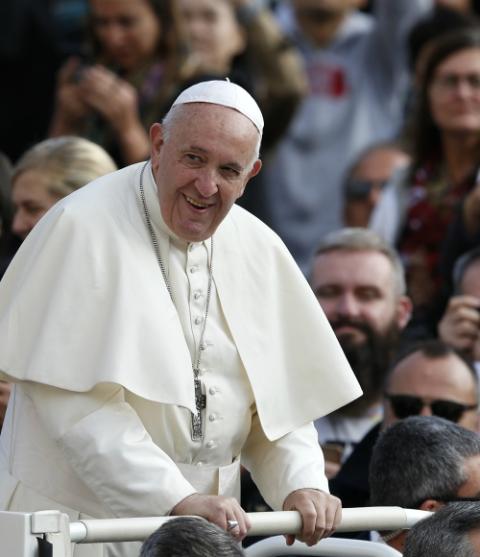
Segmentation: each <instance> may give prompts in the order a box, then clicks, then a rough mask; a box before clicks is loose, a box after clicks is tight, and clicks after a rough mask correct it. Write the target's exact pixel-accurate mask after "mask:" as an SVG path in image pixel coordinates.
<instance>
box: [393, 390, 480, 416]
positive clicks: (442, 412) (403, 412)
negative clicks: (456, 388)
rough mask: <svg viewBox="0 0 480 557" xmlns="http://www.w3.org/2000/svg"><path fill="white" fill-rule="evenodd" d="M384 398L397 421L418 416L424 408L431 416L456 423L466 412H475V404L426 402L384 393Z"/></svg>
mask: <svg viewBox="0 0 480 557" xmlns="http://www.w3.org/2000/svg"><path fill="white" fill-rule="evenodd" d="M385 397H386V398H387V399H388V400H389V401H390V404H391V405H392V409H393V413H394V414H395V416H396V417H397V418H399V419H403V418H408V416H418V414H420V412H421V411H422V409H423V408H424V407H425V406H429V407H430V410H431V411H432V414H433V415H434V416H438V417H439V418H445V419H446V420H450V421H451V422H455V423H456V422H458V420H459V419H460V418H461V417H462V416H463V413H464V412H466V411H467V410H475V409H476V408H477V405H476V404H462V403H461V402H456V401H454V400H444V399H438V400H432V401H430V402H427V401H426V400H424V399H423V398H421V397H418V396H412V395H394V394H390V393H385Z"/></svg>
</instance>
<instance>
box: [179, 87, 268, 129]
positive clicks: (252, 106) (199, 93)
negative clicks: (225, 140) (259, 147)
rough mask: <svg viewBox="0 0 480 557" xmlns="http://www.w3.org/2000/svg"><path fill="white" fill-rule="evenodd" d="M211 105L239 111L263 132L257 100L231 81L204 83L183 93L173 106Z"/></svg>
mask: <svg viewBox="0 0 480 557" xmlns="http://www.w3.org/2000/svg"><path fill="white" fill-rule="evenodd" d="M187 103H211V104H218V105H220V106H226V107H228V108H233V109H234V110H238V112H240V113H241V114H243V115H244V116H246V117H247V118H248V119H249V120H250V121H251V122H252V123H253V124H254V126H255V127H256V128H257V130H258V131H259V132H260V134H261V133H262V131H263V116H262V112H261V111H260V108H259V107H258V104H257V103H256V101H255V99H254V98H253V97H252V96H251V95H250V93H248V92H247V91H245V89H244V88H243V87H240V85H237V84H236V83H232V82H231V81H227V80H225V81H220V80H216V81H202V82H200V83H196V84H195V85H192V86H191V87H188V89H185V91H182V92H181V93H180V95H179V96H178V97H177V98H176V100H175V101H174V103H173V104H172V108H173V107H174V106H177V105H179V104H187Z"/></svg>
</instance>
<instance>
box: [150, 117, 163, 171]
mask: <svg viewBox="0 0 480 557" xmlns="http://www.w3.org/2000/svg"><path fill="white" fill-rule="evenodd" d="M164 142H165V141H164V133H163V127H162V124H159V123H158V122H156V123H155V124H152V125H151V127H150V145H151V152H150V157H151V160H152V168H153V170H154V171H156V170H157V168H158V155H159V154H160V150H161V149H162V147H163V144H164Z"/></svg>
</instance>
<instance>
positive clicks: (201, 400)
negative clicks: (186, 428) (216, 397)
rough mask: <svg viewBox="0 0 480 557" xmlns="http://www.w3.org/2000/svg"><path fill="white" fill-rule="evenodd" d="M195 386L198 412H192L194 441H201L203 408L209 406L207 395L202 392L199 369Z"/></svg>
mask: <svg viewBox="0 0 480 557" xmlns="http://www.w3.org/2000/svg"><path fill="white" fill-rule="evenodd" d="M193 386H194V389H195V408H196V412H195V413H193V412H192V441H201V440H202V438H203V432H202V429H203V420H202V410H204V409H205V408H206V407H207V397H206V395H204V394H203V393H202V382H201V381H200V379H198V370H194V380H193Z"/></svg>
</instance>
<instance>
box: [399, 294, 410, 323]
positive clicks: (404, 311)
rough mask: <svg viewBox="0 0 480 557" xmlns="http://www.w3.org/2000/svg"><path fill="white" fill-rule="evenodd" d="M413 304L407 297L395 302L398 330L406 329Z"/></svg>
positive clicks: (401, 297)
mask: <svg viewBox="0 0 480 557" xmlns="http://www.w3.org/2000/svg"><path fill="white" fill-rule="evenodd" d="M412 310H413V304H412V300H410V298H409V297H408V296H400V298H399V300H398V302H397V324H398V326H399V327H400V330H401V329H403V328H404V327H406V325H407V323H408V322H409V321H410V317H411V316H412Z"/></svg>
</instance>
